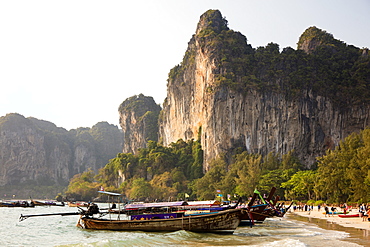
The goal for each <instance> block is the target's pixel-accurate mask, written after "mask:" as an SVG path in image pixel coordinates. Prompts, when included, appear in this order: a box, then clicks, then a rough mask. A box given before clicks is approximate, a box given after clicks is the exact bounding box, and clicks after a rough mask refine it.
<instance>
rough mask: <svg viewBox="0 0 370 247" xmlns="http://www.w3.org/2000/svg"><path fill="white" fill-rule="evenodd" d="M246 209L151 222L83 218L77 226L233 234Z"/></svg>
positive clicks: (99, 228)
mask: <svg viewBox="0 0 370 247" xmlns="http://www.w3.org/2000/svg"><path fill="white" fill-rule="evenodd" d="M243 214H244V209H230V210H224V211H220V212H216V213H210V214H204V215H197V216H186V217H181V218H170V219H151V220H109V219H97V218H90V217H86V216H82V217H80V219H79V222H78V224H77V226H79V227H82V228H85V229H94V230H117V231H152V232H159V231H168V232H169V231H179V230H186V231H192V232H207V233H222V234H232V233H233V232H234V231H235V229H236V228H237V227H238V225H239V223H240V219H241V216H242V215H243Z"/></svg>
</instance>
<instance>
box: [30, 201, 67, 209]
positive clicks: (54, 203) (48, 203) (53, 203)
mask: <svg viewBox="0 0 370 247" xmlns="http://www.w3.org/2000/svg"><path fill="white" fill-rule="evenodd" d="M32 202H33V204H34V205H35V206H62V207H64V206H65V204H64V202H61V203H58V202H57V201H53V200H45V201H40V200H32Z"/></svg>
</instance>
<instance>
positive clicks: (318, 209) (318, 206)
mask: <svg viewBox="0 0 370 247" xmlns="http://www.w3.org/2000/svg"><path fill="white" fill-rule="evenodd" d="M320 208H321V205H320V204H319V205H317V211H319V212H320Z"/></svg>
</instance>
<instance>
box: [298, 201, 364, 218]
mask: <svg viewBox="0 0 370 247" xmlns="http://www.w3.org/2000/svg"><path fill="white" fill-rule="evenodd" d="M322 207H323V208H324V211H325V212H324V214H325V217H330V216H332V217H333V216H334V215H335V214H338V213H342V214H347V213H349V212H355V210H358V213H359V216H360V217H361V218H362V221H370V205H366V204H360V205H358V207H355V208H353V207H352V206H348V205H347V204H346V203H344V204H341V205H340V206H339V208H340V209H341V212H339V211H338V209H337V208H338V207H337V206H335V205H327V204H324V205H323V206H321V205H317V210H318V211H320V210H321V208H322ZM312 210H314V206H313V205H307V204H296V205H293V211H294V212H295V211H308V212H310V211H312ZM342 210H343V211H342Z"/></svg>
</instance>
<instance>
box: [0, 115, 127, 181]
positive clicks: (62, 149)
mask: <svg viewBox="0 0 370 247" xmlns="http://www.w3.org/2000/svg"><path fill="white" fill-rule="evenodd" d="M121 147H122V133H121V132H120V131H119V130H118V128H117V126H113V125H109V124H108V123H106V122H102V123H98V124H96V125H95V126H93V127H92V128H91V129H90V128H79V129H77V130H70V131H67V130H65V129H63V128H58V127H56V126H55V125H54V124H52V123H50V122H47V121H43V120H38V119H35V118H25V117H23V116H22V115H20V114H7V115H6V116H4V117H1V118H0V186H4V185H18V184H22V183H27V182H30V181H32V183H33V184H37V185H66V184H68V182H69V179H70V178H71V177H72V176H73V175H75V174H76V173H80V172H83V171H86V170H87V169H89V168H91V169H93V170H95V171H97V170H98V169H99V168H101V167H103V166H104V165H105V164H107V163H108V161H109V159H111V158H114V157H115V155H116V154H117V153H118V152H120V150H121Z"/></svg>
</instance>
